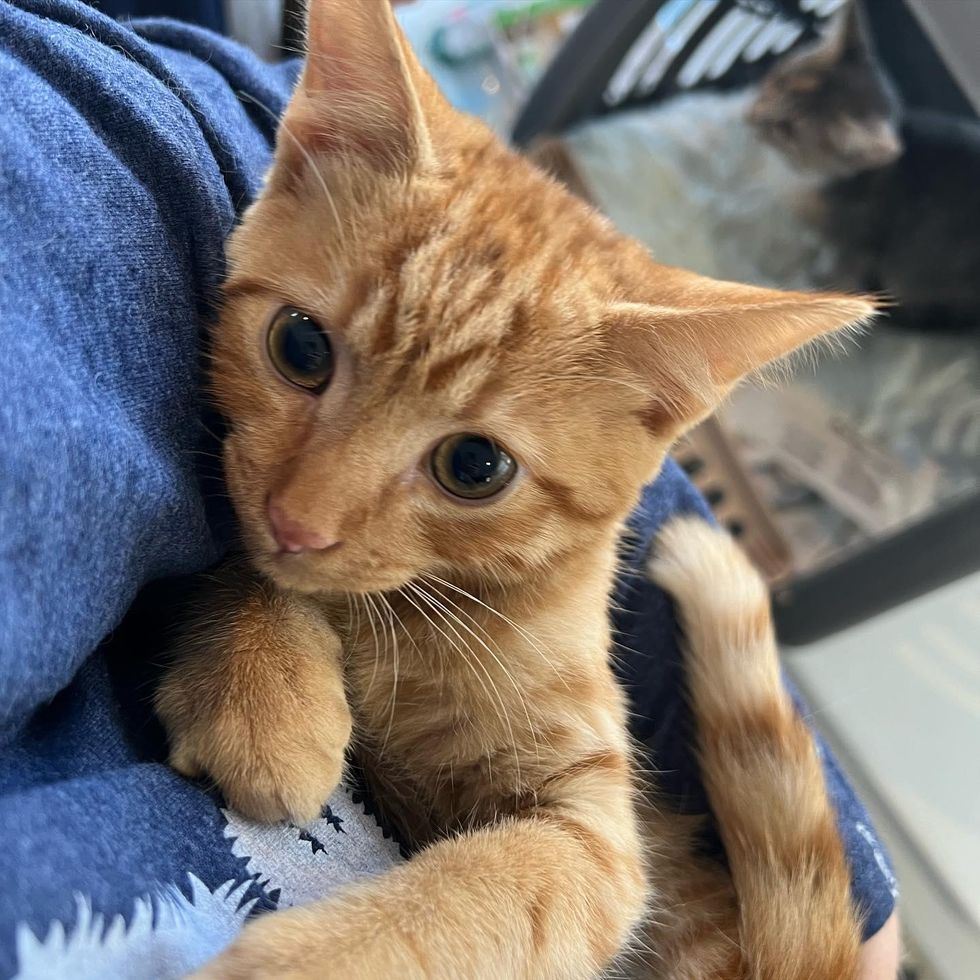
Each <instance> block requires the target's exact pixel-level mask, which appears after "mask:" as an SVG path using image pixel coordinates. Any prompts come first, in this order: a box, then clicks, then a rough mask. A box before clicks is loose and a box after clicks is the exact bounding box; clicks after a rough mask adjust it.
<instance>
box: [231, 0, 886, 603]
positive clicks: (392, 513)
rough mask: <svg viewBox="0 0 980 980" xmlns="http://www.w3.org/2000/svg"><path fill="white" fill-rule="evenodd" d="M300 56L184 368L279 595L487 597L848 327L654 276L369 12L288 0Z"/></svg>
mask: <svg viewBox="0 0 980 980" xmlns="http://www.w3.org/2000/svg"><path fill="white" fill-rule="evenodd" d="M310 47H311V51H312V53H313V56H312V57H311V59H310V60H309V62H308V66H307V69H306V71H305V73H304V77H303V79H302V80H301V83H300V86H299V88H298V89H297V93H296V95H295V96H294V99H293V101H292V103H291V104H290V108H289V111H288V113H287V116H286V119H285V123H284V129H283V131H282V132H281V133H280V139H279V148H278V150H277V158H276V163H275V166H274V168H273V171H272V173H271V176H270V180H269V182H268V186H267V188H266V190H265V191H264V193H263V195H262V196H261V198H260V199H259V201H258V202H257V203H256V204H255V205H254V206H253V207H252V209H251V210H250V211H249V213H248V215H247V217H246V219H245V221H244V223H243V225H242V227H241V228H240V229H239V230H238V231H237V232H236V233H235V235H234V236H233V238H232V240H231V243H230V245H229V265H230V275H229V280H228V283H227V285H226V304H225V308H224V311H223V313H222V317H221V321H220V323H219V324H218V327H217V330H216V333H215V341H214V351H213V353H214V361H213V371H212V381H213V386H214V390H215V392H216V394H217V397H218V400H219V403H220V405H221V407H222V409H223V411H224V413H225V415H226V416H227V417H228V419H229V421H230V423H231V432H230V435H229V436H228V438H227V441H226V444H225V467H226V473H227V478H228V486H229V490H230V493H231V495H232V498H233V500H234V503H235V507H236V510H237V513H238V516H239V519H240V522H241V526H242V533H243V537H244V539H245V543H246V545H247V547H248V549H249V551H250V553H251V554H252V556H253V558H254V560H255V562H256V563H257V565H258V566H259V567H260V568H261V569H262V570H264V571H265V572H266V573H267V574H269V575H270V576H271V577H272V578H273V579H274V580H276V581H277V582H278V583H280V584H281V585H283V586H285V587H291V588H297V589H301V590H307V591H328V592H372V591H381V590H390V589H394V588H397V587H399V586H402V585H404V584H406V583H408V582H410V581H412V580H413V579H416V578H418V577H419V576H422V575H435V576H439V577H441V578H453V579H454V580H459V579H460V578H465V579H467V580H469V581H472V580H473V579H486V580H488V581H490V582H493V581H494V580H500V581H504V582H507V581H514V580H521V579H523V578H525V577H527V576H528V575H530V574H532V573H533V572H535V571H537V570H541V569H544V568H547V567H549V566H550V565H552V564H553V563H554V562H555V561H556V559H558V558H559V557H560V556H561V555H562V554H563V553H566V552H569V551H575V550H581V549H582V548H583V547H588V546H589V545H590V544H595V543H607V544H608V543H609V542H611V540H612V538H613V536H614V534H615V532H616V529H617V527H618V525H619V522H620V521H621V520H622V518H623V517H624V516H625V515H626V513H627V512H628V510H629V509H630V507H631V506H632V504H633V502H634V501H635V499H636V496H637V493H638V491H639V489H640V488H641V486H642V485H643V483H644V482H645V481H646V480H648V479H649V478H651V477H652V476H653V475H654V473H655V472H656V469H657V468H658V466H659V464H660V461H661V459H662V457H663V453H664V451H665V450H666V448H667V446H668V445H669V443H670V441H671V440H672V439H673V438H674V437H675V436H676V435H677V434H678V433H679V432H680V431H681V430H683V429H684V428H685V427H687V426H688V425H689V424H691V423H692V422H694V421H696V420H697V419H698V418H700V417H701V416H702V415H704V414H705V413H706V412H707V411H708V410H709V409H710V408H711V406H712V404H713V403H714V401H715V400H716V399H717V398H718V397H720V396H721V395H722V394H723V393H724V392H725V391H727V390H728V389H729V388H730V386H731V385H732V383H734V381H735V380H736V379H737V378H738V377H739V376H740V375H741V374H743V373H744V372H745V371H747V370H750V369H751V368H753V367H755V366H757V365H758V364H760V363H762V362H764V361H766V360H769V359H771V358H773V357H776V356H778V355H780V354H782V353H784V352H785V351H787V350H788V349H791V348H792V347H795V346H797V345H798V344H799V343H801V342H803V341H805V340H807V339H809V337H811V336H813V335H815V334H817V333H821V332H823V331H826V330H829V329H834V328H836V327H839V326H841V325H843V324H844V323H845V322H847V321H849V320H853V319H855V318H857V317H860V316H862V315H864V314H866V313H867V312H868V311H869V309H870V307H869V306H868V304H866V303H864V302H863V301H859V300H852V299H844V298H836V299H833V298H831V299H825V298H816V297H800V296H797V295H787V294H779V293H773V292H771V291H767V290H759V289H749V288H747V287H736V286H732V285H730V284H718V283H713V282H711V281H709V280H705V279H702V278H700V277H697V276H693V275H690V274H688V273H685V272H681V271H679V270H674V269H668V268H665V267H662V266H657V265H655V264H654V263H653V262H651V261H650V259H649V258H648V256H647V255H646V253H645V252H644V250H643V249H642V248H641V247H640V246H639V245H638V244H636V243H634V242H632V241H629V240H627V239H624V238H622V237H621V236H619V235H617V234H616V233H615V232H614V231H613V230H612V229H611V227H610V226H609V225H608V223H607V222H606V221H605V220H604V219H602V218H601V217H599V216H598V215H597V214H595V213H594V212H593V211H591V209H589V208H588V207H587V206H586V205H585V204H583V203H582V202H580V201H579V200H578V199H576V198H574V197H572V196H571V195H570V194H568V193H567V192H566V191H564V190H563V189H562V188H560V187H559V186H558V185H557V184H556V183H554V182H552V181H551V180H549V179H547V178H545V177H544V176H543V175H541V174H540V173H538V172H537V171H536V170H535V169H534V168H532V167H531V165H530V164H528V163H527V162H526V161H524V160H522V159H520V158H519V157H517V156H515V155H513V154H511V153H510V152H508V151H507V150H505V149H504V148H502V147H501V146H499V145H498V144H497V143H496V141H495V140H494V138H493V137H492V136H491V134H490V133H489V132H488V131H486V130H484V129H483V128H482V127H481V126H479V125H478V124H476V123H474V122H472V121H471V120H467V119H465V118H463V117H461V116H459V115H457V114H456V113H455V112H453V111H452V110H451V109H450V108H449V107H448V106H447V105H446V104H445V103H444V102H442V100H441V98H440V97H439V96H438V93H437V92H436V91H435V89H434V86H433V85H432V83H431V81H430V80H428V79H427V77H425V76H424V75H423V74H422V73H421V70H420V69H419V68H418V66H417V65H416V64H415V63H414V59H413V58H412V56H411V54H410V52H409V51H408V50H407V48H405V47H404V46H403V42H402V41H401V39H400V37H399V35H398V33H397V30H396V28H395V27H394V24H393V21H392V20H391V16H390V12H389V11H388V8H387V6H386V5H383V4H362V3H355V4H348V3H345V2H342V0H314V3H313V4H312V6H311V9H310Z"/></svg>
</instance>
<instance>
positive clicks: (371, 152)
mask: <svg viewBox="0 0 980 980" xmlns="http://www.w3.org/2000/svg"><path fill="white" fill-rule="evenodd" d="M382 2H386V0H353V2H352V3H350V4H349V5H348V4H347V3H340V2H339V0H311V6H310V23H309V37H308V48H309V52H310V54H309V55H308V57H307V63H306V67H305V69H304V71H303V76H302V80H301V83H300V89H299V90H298V91H297V93H296V96H295V98H294V101H293V105H292V106H291V111H290V114H289V119H288V123H289V129H290V133H291V134H292V135H293V136H294V137H295V138H296V139H297V140H299V141H300V142H301V143H302V144H303V145H304V146H305V147H306V148H307V149H309V150H312V151H313V152H316V153H321V154H332V153H343V152H346V153H354V154H356V155H358V156H363V157H366V158H368V159H370V160H371V161H372V162H374V163H375V164H377V165H380V166H381V167H382V168H384V169H387V168H388V166H395V165H403V164H404V163H405V162H406V161H409V160H411V159H412V158H413V156H414V151H415V149H416V148H417V140H418V133H417V129H418V121H417V119H416V118H415V117H416V114H417V113H416V111H415V110H414V107H413V105H412V98H411V90H410V88H409V85H410V83H409V81H408V75H407V71H406V68H405V66H404V65H403V64H402V60H401V52H400V47H399V42H398V38H397V35H396V33H395V31H396V30H397V28H396V27H395V26H394V25H393V23H391V22H390V14H389V13H388V12H387V10H386V9H385V8H384V7H383V6H382ZM362 4H363V6H362ZM375 4H377V6H375Z"/></svg>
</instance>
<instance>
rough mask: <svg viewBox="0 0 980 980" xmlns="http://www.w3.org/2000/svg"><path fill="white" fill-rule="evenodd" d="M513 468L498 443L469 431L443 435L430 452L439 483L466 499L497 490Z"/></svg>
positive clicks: (504, 484)
mask: <svg viewBox="0 0 980 980" xmlns="http://www.w3.org/2000/svg"><path fill="white" fill-rule="evenodd" d="M516 472H517V464H516V463H515V462H514V460H513V459H511V457H510V456H509V455H508V454H507V453H506V452H505V451H504V450H503V449H501V448H500V446H498V445H497V444H496V443H495V442H493V441H492V440H491V439H488V438H487V437H486V436H478V435H474V434H473V433H471V432H461V433H459V434H457V435H454V436H450V437H449V438H448V439H444V440H443V441H442V442H441V443H440V444H439V445H438V446H436V448H435V450H434V452H433V453H432V473H433V475H434V476H435V478H436V480H438V481H439V485H440V486H441V487H443V488H444V489H445V490H447V491H448V492H449V493H451V494H452V495H453V496H454V497H463V498H465V499H467V500H482V499H484V498H486V497H492V496H493V495H494V494H497V493H500V491H501V490H503V489H504V487H506V486H507V484H508V483H510V481H511V480H512V479H513V478H514V474H515V473H516Z"/></svg>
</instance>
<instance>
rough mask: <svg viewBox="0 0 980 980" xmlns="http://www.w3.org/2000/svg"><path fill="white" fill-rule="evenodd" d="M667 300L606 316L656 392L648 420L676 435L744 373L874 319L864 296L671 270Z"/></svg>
mask: <svg viewBox="0 0 980 980" xmlns="http://www.w3.org/2000/svg"><path fill="white" fill-rule="evenodd" d="M663 272H664V279H665V280H666V281H665V283H664V287H663V289H659V288H658V293H662V294H663V296H664V300H663V304H662V305H660V304H658V305H647V304H642V303H617V304H614V305H613V306H612V307H611V309H610V310H609V314H608V316H607V318H606V321H605V326H606V327H607V329H608V331H609V332H608V334H607V336H608V338H609V342H610V343H611V344H612V345H613V347H614V348H615V351H616V355H617V360H619V361H620V362H621V363H622V364H623V365H624V366H626V367H627V368H628V369H629V370H631V372H632V373H634V374H637V373H638V374H639V375H640V376H641V379H642V381H643V383H644V387H645V388H647V389H648V390H649V391H650V401H649V402H648V404H647V405H646V406H645V407H644V408H642V409H640V411H639V413H638V414H639V416H640V418H641V421H642V422H643V424H644V425H645V426H646V427H647V428H648V429H649V430H650V431H651V433H652V434H653V435H655V436H657V437H658V438H664V439H667V440H673V439H674V438H676V437H678V436H679V435H681V434H682V433H683V432H684V431H686V430H687V429H688V428H690V427H691V426H693V425H695V424H696V423H697V422H699V421H700V420H701V419H702V418H704V417H705V416H706V415H708V414H710V412H711V411H713V410H714V408H715V407H716V406H717V405H718V403H719V402H720V401H721V400H722V399H723V398H724V397H725V396H726V395H727V394H728V393H729V392H730V391H731V390H732V388H734V386H735V385H736V384H737V383H738V382H739V381H740V380H741V379H742V378H743V377H745V375H747V374H750V373H751V372H753V371H756V370H758V369H759V368H762V367H764V366H765V365H766V364H769V363H771V362H773V361H777V360H779V359H780V358H782V357H784V356H785V355H787V354H789V353H790V352H792V351H794V350H796V349H797V348H798V347H801V346H803V345H804V344H806V343H808V342H810V341H812V340H814V339H816V338H818V337H821V336H825V335H827V334H832V333H835V332H837V331H840V330H844V329H846V328H848V327H856V326H859V325H860V324H862V323H863V322H865V321H867V320H868V319H870V318H871V317H872V316H873V315H874V312H875V306H874V304H873V303H872V302H871V301H870V300H868V299H865V298H863V297H859V296H841V295H832V294H826V295H824V294H818V293H789V292H780V291H777V290H773V289H762V288H759V287H754V286H742V285H738V284H736V283H729V282H718V281H716V280H713V279H707V278H705V277H703V276H697V275H694V274H693V273H686V272H681V271H680V270H676V269H665V270H663Z"/></svg>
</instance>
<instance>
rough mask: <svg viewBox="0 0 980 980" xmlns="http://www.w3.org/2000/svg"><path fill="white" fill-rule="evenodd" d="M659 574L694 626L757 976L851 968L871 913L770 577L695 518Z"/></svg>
mask: <svg viewBox="0 0 980 980" xmlns="http://www.w3.org/2000/svg"><path fill="white" fill-rule="evenodd" d="M649 570H650V575H651V578H652V579H653V580H654V581H655V582H657V583H658V584H659V585H660V586H662V587H663V588H664V589H665V590H666V591H668V592H669V593H671V595H672V596H673V597H674V600H675V602H676V604H677V610H678V616H679V619H680V622H681V626H682V628H683V632H684V635H685V638H686V666H687V676H688V688H689V694H690V698H691V703H692V708H693V711H694V715H695V718H696V720H697V725H698V734H699V747H700V756H701V767H702V775H703V779H704V784H705V788H706V790H707V793H708V797H709V799H710V801H711V806H712V810H713V811H714V815H715V819H716V821H717V824H718V830H719V833H720V835H721V838H722V841H723V842H724V845H725V850H726V853H727V856H728V862H729V866H730V869H731V875H732V880H733V883H734V886H735V892H736V895H737V901H738V920H739V943H740V945H741V947H742V955H743V958H744V961H743V966H744V970H743V975H744V977H745V978H746V980H852V978H855V977H857V975H858V956H859V950H860V945H861V929H860V919H859V916H858V914H857V911H856V910H855V908H854V906H853V903H852V900H851V894H850V874H849V870H848V865H847V861H846V858H845V855H844V849H843V845H842V844H841V840H840V836H839V834H838V832H837V827H836V823H835V818H834V811H833V809H832V807H831V804H830V801H829V799H828V796H827V790H826V786H825V783H824V777H823V771H822V768H821V765H820V760H819V758H818V757H817V752H816V747H815V745H814V742H813V738H812V736H811V734H810V732H809V730H808V729H807V727H806V726H805V725H804V724H803V722H802V721H801V720H800V718H799V716H798V715H797V713H796V711H795V710H794V707H793V704H792V701H791V700H790V698H789V696H788V695H787V693H786V690H785V688H784V687H783V684H782V678H781V675H780V669H779V660H778V656H777V652H776V643H775V637H774V633H773V627H772V621H771V616H770V610H769V597H768V593H767V590H766V587H765V585H764V584H763V582H762V580H761V579H760V578H759V575H758V574H757V573H756V571H755V569H754V568H752V566H751V565H750V563H749V561H748V559H747V558H746V557H745V556H744V555H743V554H742V552H741V551H740V550H739V548H738V546H737V545H736V544H735V543H734V541H732V540H731V539H730V538H729V537H728V536H727V535H726V534H724V533H722V532H720V531H716V530H714V529H712V528H711V527H709V526H708V525H707V524H705V523H704V522H703V521H700V520H696V519H691V518H683V519H679V520H675V521H673V522H672V523H670V524H669V525H668V526H667V527H666V528H665V529H664V530H663V531H662V532H661V534H660V537H659V541H658V545H657V547H656V550H655V554H654V556H653V558H652V559H651V563H650V569H649Z"/></svg>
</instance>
